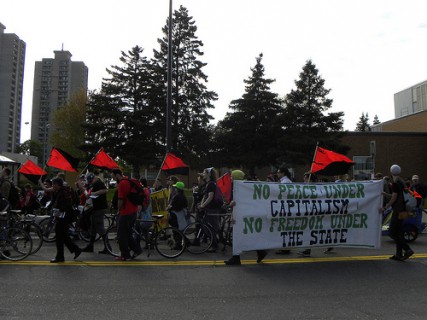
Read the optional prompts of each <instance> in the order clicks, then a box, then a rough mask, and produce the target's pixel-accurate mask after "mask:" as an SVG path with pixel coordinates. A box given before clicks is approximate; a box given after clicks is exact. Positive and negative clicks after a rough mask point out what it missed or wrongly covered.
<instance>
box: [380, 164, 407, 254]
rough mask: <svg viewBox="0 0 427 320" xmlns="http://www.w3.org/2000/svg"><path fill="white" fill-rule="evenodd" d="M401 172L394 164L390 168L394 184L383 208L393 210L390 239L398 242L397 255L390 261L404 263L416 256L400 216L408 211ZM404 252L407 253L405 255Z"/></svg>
mask: <svg viewBox="0 0 427 320" xmlns="http://www.w3.org/2000/svg"><path fill="white" fill-rule="evenodd" d="M400 172H401V169H400V167H399V166H398V165H397V164H394V165H392V166H391V167H390V173H391V175H392V177H393V184H392V186H391V189H392V194H391V199H390V200H389V202H387V203H386V205H385V206H384V208H383V211H386V210H387V209H389V208H390V207H391V208H392V209H393V214H392V216H391V220H390V229H389V230H390V237H391V238H392V239H393V240H394V241H395V242H396V254H395V255H393V256H391V257H390V259H392V260H397V261H404V260H406V259H408V258H409V257H410V256H412V255H413V254H414V251H412V249H411V248H410V247H409V245H408V243H407V242H406V241H405V238H404V230H403V224H404V220H403V218H401V216H400V214H401V213H402V212H405V211H406V207H405V199H404V197H403V192H404V189H405V182H404V181H403V180H402V178H401V177H400V176H399V175H400ZM403 251H404V252H405V253H404V254H403Z"/></svg>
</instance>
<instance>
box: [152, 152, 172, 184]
mask: <svg viewBox="0 0 427 320" xmlns="http://www.w3.org/2000/svg"><path fill="white" fill-rule="evenodd" d="M168 154H169V152H166V155H165V157H164V158H163V162H162V165H161V166H160V170H159V172H158V173H157V177H156V180H157V179H159V177H160V173H161V172H162V167H163V165H164V164H165V161H166V157H167V156H168ZM156 180H154V181H156Z"/></svg>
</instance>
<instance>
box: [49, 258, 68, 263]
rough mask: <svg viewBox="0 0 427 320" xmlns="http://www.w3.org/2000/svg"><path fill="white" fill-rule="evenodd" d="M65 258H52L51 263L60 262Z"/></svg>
mask: <svg viewBox="0 0 427 320" xmlns="http://www.w3.org/2000/svg"><path fill="white" fill-rule="evenodd" d="M64 261H65V259H61V258H54V259H52V260H50V262H51V263H58V262H64Z"/></svg>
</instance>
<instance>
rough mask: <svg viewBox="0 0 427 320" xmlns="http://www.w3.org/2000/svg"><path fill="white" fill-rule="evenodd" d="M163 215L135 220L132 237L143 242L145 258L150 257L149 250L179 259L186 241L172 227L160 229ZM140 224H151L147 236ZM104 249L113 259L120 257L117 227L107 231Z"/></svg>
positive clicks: (182, 235)
mask: <svg viewBox="0 0 427 320" xmlns="http://www.w3.org/2000/svg"><path fill="white" fill-rule="evenodd" d="M162 219H163V215H153V216H152V220H145V219H137V220H136V221H137V223H136V224H135V226H134V228H133V231H132V233H133V234H132V236H133V237H134V238H135V239H136V240H137V241H143V242H145V244H146V245H144V246H141V247H145V248H146V249H147V257H150V254H151V249H153V248H155V249H156V251H157V252H158V253H159V254H160V255H161V256H163V257H165V258H168V259H172V258H177V257H179V256H180V255H181V254H182V253H183V252H184V251H185V249H186V241H185V237H184V234H183V233H182V232H181V231H179V230H178V229H176V228H174V227H164V228H163V227H162V226H161V224H160V221H161V220H162ZM140 222H146V223H152V226H151V228H150V229H149V230H148V232H147V234H144V232H143V230H142V228H140V227H139V223H140ZM104 242H105V248H107V251H108V252H109V253H110V254H111V255H112V256H114V257H119V256H120V249H119V243H118V236H117V225H113V226H112V227H110V228H109V229H108V230H107V234H106V237H105V239H104Z"/></svg>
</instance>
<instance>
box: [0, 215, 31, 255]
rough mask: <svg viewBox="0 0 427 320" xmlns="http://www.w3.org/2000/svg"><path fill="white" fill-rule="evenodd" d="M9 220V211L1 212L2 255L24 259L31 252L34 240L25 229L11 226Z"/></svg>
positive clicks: (0, 251) (0, 243)
mask: <svg viewBox="0 0 427 320" xmlns="http://www.w3.org/2000/svg"><path fill="white" fill-rule="evenodd" d="M9 220H10V215H9V212H7V211H2V212H0V256H1V257H2V258H3V259H6V260H11V261H18V260H23V259H25V258H26V257H28V256H29V255H30V254H31V250H32V248H33V240H32V239H31V237H30V235H29V234H28V233H27V232H26V231H25V230H24V229H21V228H16V227H10V226H9Z"/></svg>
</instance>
